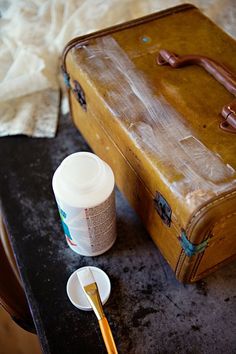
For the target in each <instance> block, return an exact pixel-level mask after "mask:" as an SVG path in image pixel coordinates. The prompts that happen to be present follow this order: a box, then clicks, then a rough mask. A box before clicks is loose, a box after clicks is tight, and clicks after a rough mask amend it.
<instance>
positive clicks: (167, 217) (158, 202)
mask: <svg viewBox="0 0 236 354" xmlns="http://www.w3.org/2000/svg"><path fill="white" fill-rule="evenodd" d="M154 205H155V209H156V211H157V213H158V214H159V215H160V217H161V219H162V221H163V222H164V224H166V225H167V226H169V227H170V225H171V214H172V210H171V207H170V206H169V204H168V203H167V201H166V199H165V198H164V197H163V195H161V193H159V192H156V196H155V198H154Z"/></svg>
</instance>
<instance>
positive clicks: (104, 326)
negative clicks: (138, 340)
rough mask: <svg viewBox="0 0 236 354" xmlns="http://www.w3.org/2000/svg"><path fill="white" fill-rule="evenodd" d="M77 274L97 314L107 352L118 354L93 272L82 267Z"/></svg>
mask: <svg viewBox="0 0 236 354" xmlns="http://www.w3.org/2000/svg"><path fill="white" fill-rule="evenodd" d="M76 274H77V277H78V279H79V282H80V285H81V287H82V289H83V291H84V293H85V295H86V297H87V299H88V301H89V303H90V305H91V307H92V309H93V311H94V312H95V315H96V316H97V319H98V323H99V326H100V329H101V332H102V337H103V340H104V343H105V345H106V349H107V352H108V353H109V354H116V353H117V354H118V351H117V349H116V345H115V342H114V338H113V335H112V332H111V329H110V326H109V323H108V321H107V319H106V316H105V314H104V312H103V308H102V303H101V298H100V295H99V291H98V286H97V283H96V281H95V279H94V276H93V273H92V272H91V270H90V269H89V268H85V269H81V270H80V271H78V272H77V273H76Z"/></svg>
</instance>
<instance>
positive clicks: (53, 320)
mask: <svg viewBox="0 0 236 354" xmlns="http://www.w3.org/2000/svg"><path fill="white" fill-rule="evenodd" d="M81 150H86V151H88V150H89V147H88V146H87V144H86V143H85V141H84V140H83V138H82V137H81V135H80V133H79V132H78V131H77V130H76V129H75V128H74V127H73V125H72V123H71V121H70V119H69V117H68V116H67V117H61V118H60V124H59V130H58V134H57V137H56V138H54V139H31V138H27V137H23V136H16V137H6V138H1V139H0V198H1V205H2V212H3V215H4V218H5V221H6V223H7V228H8V231H9V233H10V240H11V243H12V246H13V249H14V253H15V256H16V259H17V263H18V267H19V270H20V273H21V276H22V279H23V283H24V286H25V291H26V294H27V298H28V301H29V304H30V307H31V310H32V314H33V319H34V322H35V325H36V328H37V332H38V335H39V338H40V341H41V344H42V347H43V350H44V353H53V354H60V353H63V354H66V353H68V354H73V353H76V354H77V353H91V354H92V353H96V354H99V353H105V352H106V351H105V348H104V344H103V340H102V337H101V335H100V330H99V326H98V323H97V320H96V318H95V315H94V314H93V313H91V312H82V311H80V310H78V309H76V308H75V307H74V306H73V305H72V304H71V303H70V301H69V299H68V298H67V294H66V283H67V280H68V278H69V276H70V274H71V273H72V272H73V271H75V270H76V269H77V268H79V267H81V266H85V265H94V266H98V267H100V268H102V269H103V270H105V271H106V272H107V274H108V275H109V277H110V279H111V285H112V291H111V296H110V299H109V300H108V302H107V304H106V305H105V307H104V308H105V312H106V314H107V317H108V320H109V322H110V325H111V328H112V331H113V333H114V337H115V340H116V343H117V345H118V349H119V352H120V353H129V354H132V353H136V354H145V353H148V354H152V353H153V354H156V353H194V354H196V353H214V354H217V353H223V352H224V353H225V354H226V353H229V354H232V353H236V267H235V266H236V263H235V262H234V263H231V264H230V265H228V266H226V267H224V268H222V269H221V270H219V271H217V272H216V273H214V274H212V275H211V276H209V277H208V278H206V279H205V280H204V281H200V282H198V283H196V284H194V285H182V284H180V283H178V282H177V280H176V279H175V277H174V274H173V272H172V271H171V269H170V268H169V266H168V265H167V263H166V262H165V260H164V259H163V258H162V256H161V255H160V253H159V251H158V250H157V249H156V247H155V246H154V244H153V242H152V241H151V239H150V238H149V236H148V234H147V233H146V231H145V230H144V228H143V226H142V224H141V222H140V220H139V219H138V217H137V216H136V214H135V213H134V211H133V210H132V209H131V207H130V206H129V205H128V203H127V201H126V199H125V198H124V197H123V196H122V195H121V194H120V193H119V192H118V191H117V193H116V202H117V229H118V238H117V241H116V243H115V245H114V246H113V247H112V249H110V250H109V251H108V252H106V253H105V254H103V255H101V256H98V257H92V258H90V257H82V256H79V255H77V254H76V253H74V252H73V251H72V250H71V249H70V248H69V247H68V246H67V244H66V241H65V238H64V236H63V232H62V230H61V226H60V221H59V215H58V212H57V208H56V204H55V201H54V197H53V193H52V188H51V179H52V175H53V172H54V171H55V169H56V168H57V166H58V165H59V163H60V162H61V161H62V159H63V158H64V157H66V156H67V155H68V154H71V153H73V152H75V151H81Z"/></svg>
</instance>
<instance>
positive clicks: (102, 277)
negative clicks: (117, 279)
mask: <svg viewBox="0 0 236 354" xmlns="http://www.w3.org/2000/svg"><path fill="white" fill-rule="evenodd" d="M82 269H90V271H91V272H92V274H93V277H94V279H95V281H96V283H97V286H98V291H99V294H100V298H101V302H102V304H103V305H104V304H105V303H106V302H107V300H108V299H109V296H110V293H111V282H110V279H109V277H108V275H107V274H106V273H105V272H104V271H103V270H102V269H100V268H97V267H90V266H87V267H82V268H79V269H77V270H76V271H74V273H72V274H71V276H70V277H69V279H68V281H67V286H66V291H67V295H68V297H69V299H70V301H71V302H72V304H73V305H74V306H75V307H77V308H78V309H80V310H83V311H91V310H92V307H91V305H90V303H89V301H88V300H87V298H86V295H85V293H84V291H83V289H82V287H81V285H80V282H79V280H78V277H77V272H79V271H81V270H82Z"/></svg>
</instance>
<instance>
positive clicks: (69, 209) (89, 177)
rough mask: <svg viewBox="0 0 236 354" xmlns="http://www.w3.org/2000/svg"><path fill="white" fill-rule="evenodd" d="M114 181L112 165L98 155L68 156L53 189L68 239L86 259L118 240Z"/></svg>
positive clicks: (57, 172)
mask: <svg viewBox="0 0 236 354" xmlns="http://www.w3.org/2000/svg"><path fill="white" fill-rule="evenodd" d="M114 185H115V179H114V174H113V172H112V169H111V168H110V166H108V165H107V163H105V162H104V161H103V160H101V159H100V158H99V157H98V156H96V155H95V154H92V153H90V152H77V153H74V154H72V155H69V156H68V157H66V158H65V159H64V160H63V161H62V163H61V164H60V166H59V167H58V168H57V170H56V171H55V173H54V176H53V180H52V186H53V191H54V194H55V198H56V201H57V205H58V209H59V214H60V217H61V221H62V226H63V230H64V234H65V236H66V240H67V243H68V245H69V246H70V248H71V249H72V250H73V251H75V252H76V253H78V254H81V255H83V256H97V255H99V254H101V253H104V252H106V251H107V250H108V249H109V248H110V247H111V246H112V245H113V243H114V242H115V239H116V212H115V193H114Z"/></svg>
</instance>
